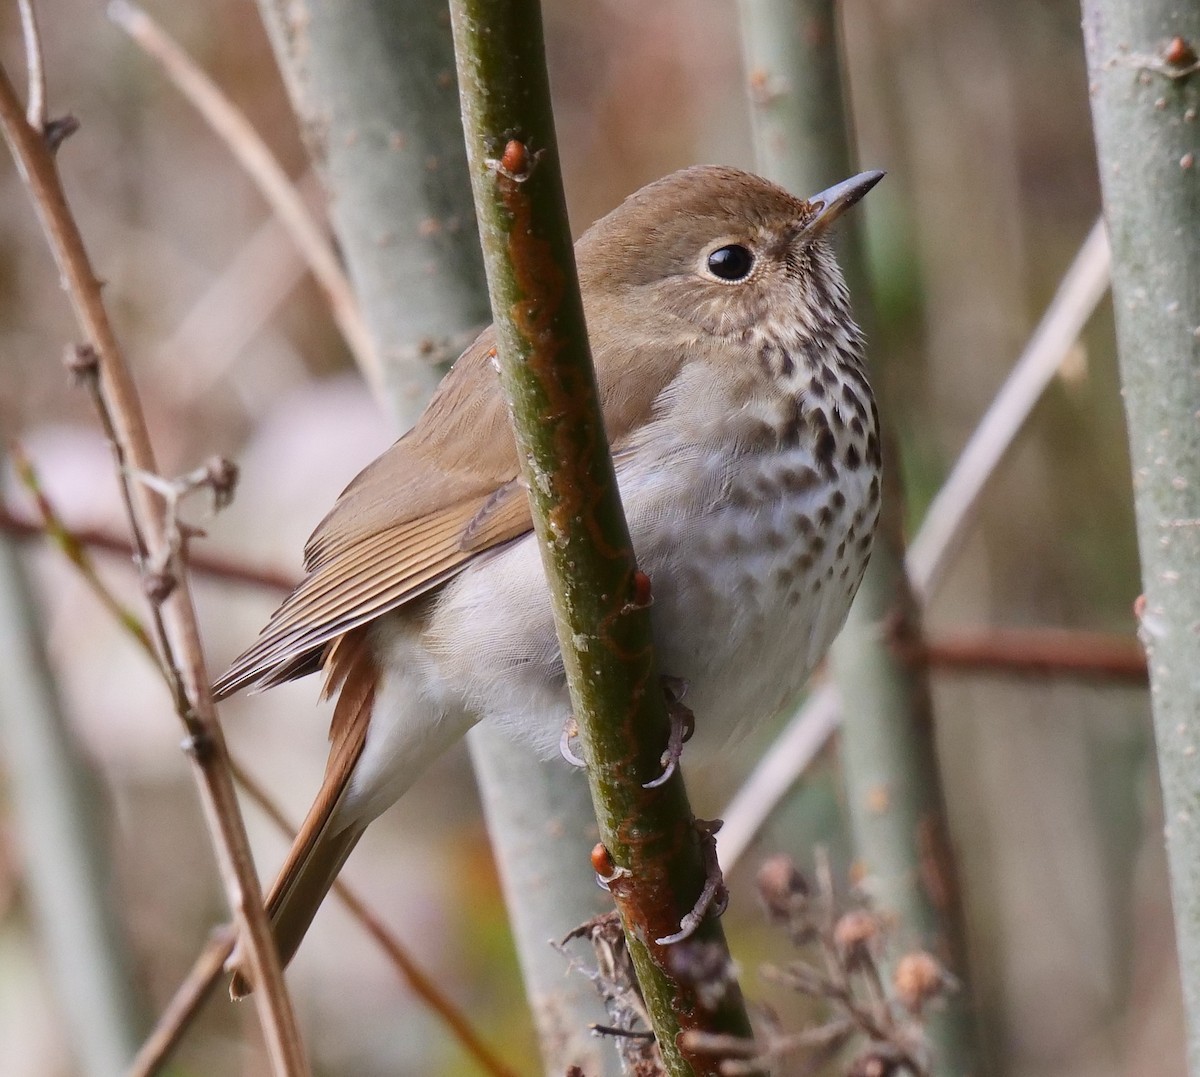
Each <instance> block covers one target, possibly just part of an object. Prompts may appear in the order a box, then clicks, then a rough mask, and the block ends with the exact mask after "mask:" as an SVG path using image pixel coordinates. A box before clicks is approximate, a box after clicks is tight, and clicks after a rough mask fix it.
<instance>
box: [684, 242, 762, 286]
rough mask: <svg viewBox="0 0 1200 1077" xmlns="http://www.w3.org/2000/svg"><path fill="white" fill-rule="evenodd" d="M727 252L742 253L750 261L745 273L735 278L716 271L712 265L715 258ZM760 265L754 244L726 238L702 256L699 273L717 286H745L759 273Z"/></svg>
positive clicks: (706, 249)
mask: <svg viewBox="0 0 1200 1077" xmlns="http://www.w3.org/2000/svg"><path fill="white" fill-rule="evenodd" d="M726 251H729V252H734V251H740V252H741V253H742V254H743V255H744V257H745V258H747V259H748V260H749V261H748V264H747V266H746V269H745V271H744V272H742V273H740V274H738V275H736V276H733V277H724V276H721V275H720V274H719V273H718V272H716V271H715V270H714V268H713V264H712V260H713V258H714V257H715V256H716V255H718V254H722V253H723V252H726ZM758 263H759V258H758V255H757V253H756V252H755V250H754V245H753V244H752V243H749V242H747V241H746V240H744V239H739V238H733V237H725V238H724V239H720V240H718V241H717V242H715V243H713V244H711V245H710V246H708V247H706V248H705V250H704V253H703V254H701V256H700V265H699V272H700V276H701V277H703V278H704V279H705V280H709V281H712V282H714V283H716V284H723V285H726V286H732V285H738V284H745V283H746V282H747V281H748V280H751V279H752V278H753V277H755V276H756V275H757V273H758Z"/></svg>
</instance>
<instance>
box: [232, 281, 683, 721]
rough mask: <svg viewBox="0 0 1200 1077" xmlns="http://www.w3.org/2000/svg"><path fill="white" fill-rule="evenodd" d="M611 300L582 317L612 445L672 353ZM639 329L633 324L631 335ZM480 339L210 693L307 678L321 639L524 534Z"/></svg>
mask: <svg viewBox="0 0 1200 1077" xmlns="http://www.w3.org/2000/svg"><path fill="white" fill-rule="evenodd" d="M623 315H624V310H623V309H622V308H621V305H620V304H614V307H613V308H609V309H596V310H594V309H589V310H588V316H589V320H590V321H591V322H592V323H593V324H594V325H596V326H597V327H598V331H596V330H594V331H593V332H592V345H593V351H594V354H595V357H596V361H597V374H598V378H599V383H600V393H601V399H602V401H603V405H604V413H605V420H606V423H607V425H608V433H609V437H610V439H612V441H613V444H614V446H615V447H619V446H620V444H621V443H622V442H623V441H624V439H625V438H626V437H627V436H628V435H629V434H630V433H631V432H632V431H634V430H636V429H637V428H638V427H640V426H641V424H642V423H644V422H645V421H646V418H647V417H648V416H649V414H650V412H651V409H652V406H653V403H654V400H655V398H656V397H657V396H658V394H659V392H660V391H661V390H662V389H663V388H664V387H665V386H666V385H667V384H669V383H670V381H672V380H673V379H674V377H675V374H676V373H677V372H678V370H679V367H680V365H681V364H682V362H683V359H684V351H683V350H682V349H680V350H679V351H678V352H677V353H673V354H671V355H669V356H664V357H659V358H658V361H656V362H649V363H647V362H646V360H647V358H648V356H649V354H650V349H651V348H652V346H653V345H652V344H651V342H649V341H647V340H646V339H645V338H644V337H642V336H641V335H640V333H639V332H638V331H637V329H633V328H632V327H629V326H625V325H623ZM641 328H642V327H638V329H641ZM494 354H495V335H494V333H493V332H492V330H491V329H488V330H487V331H485V332H484V333H483V334H482V335H481V336H480V337H479V338H478V339H477V340H476V341H475V343H474V344H472V345H471V347H470V348H468V349H467V351H466V352H464V353H463V355H462V357H461V358H460V359H459V361H458V362H457V363H455V364H454V368H453V369H452V370H451V371H450V373H449V374H448V375H447V376H446V378H445V380H444V381H443V382H442V384H441V386H440V387H439V389H438V391H437V393H436V394H435V395H434V398H433V400H431V401H430V403H429V406H428V407H427V408H426V409H425V411H424V413H423V414H422V415H421V418H420V419H419V420H418V421H417V424H416V426H415V427H414V428H413V429H412V430H411V431H410V432H409V433H408V434H406V435H405V436H404V437H402V438H401V439H400V440H399V441H398V442H396V444H395V445H393V446H392V447H391V448H390V449H389V450H388V451H387V452H386V453H384V454H383V455H382V456H381V457H379V459H378V460H376V461H375V462H374V463H373V464H371V465H370V466H369V467H367V468H366V469H365V470H364V471H363V472H362V473H361V474H360V475H359V476H358V478H356V479H355V480H354V481H353V482H352V483H351V484H350V485H349V486H348V487H347V488H346V489H345V491H343V493H342V495H341V496H340V497H339V498H338V500H337V503H336V504H335V505H334V507H333V509H332V511H331V512H330V513H329V515H328V516H326V517H325V519H324V520H322V521H321V523H320V525H319V526H318V527H317V529H316V531H315V532H313V535H312V538H310V539H309V541H308V544H307V545H306V547H305V551H304V559H305V567H306V568H307V570H308V576H307V577H306V578H305V580H304V582H303V583H301V584H300V586H299V587H298V588H297V589H296V590H295V591H294V592H293V593H292V594H291V595H290V596H289V597H288V598H287V600H286V601H285V602H284V603H283V605H282V606H280V607H279V609H278V610H276V612H275V613H274V615H272V617H271V619H270V621H269V622H268V623H267V625H266V627H265V628H264V629H263V631H262V633H261V635H260V636H259V638H258V640H257V641H256V642H255V643H254V645H253V646H252V647H250V648H249V649H248V650H247V651H246V652H245V653H244V654H242V655H241V656H240V657H239V658H237V659H236V660H235V661H234V663H233V665H232V666H231V667H230V668H229V670H228V671H227V672H226V673H225V674H224V675H223V676H222V677H221V678H220V680H218V681H217V683H216V684H215V685H214V687H213V691H214V694H215V695H216V697H217V698H223V697H225V696H228V695H231V694H232V693H233V692H236V691H238V690H239V689H240V688H243V687H245V686H247V685H255V686H257V687H260V688H267V687H270V686H272V685H275V684H279V683H282V682H283V681H285V680H291V679H292V678H295V677H300V676H303V675H305V674H307V673H313V672H316V670H317V669H318V668H319V667H320V663H321V655H322V651H323V649H324V648H325V647H326V645H327V644H329V643H330V641H332V640H334V639H336V638H337V637H338V636H340V635H342V634H343V633H345V632H348V631H350V630H352V629H354V628H356V627H358V626H360V625H363V624H365V623H366V622H368V621H370V620H373V619H374V618H376V617H379V616H380V615H382V614H384V613H387V612H389V611H390V610H394V609H396V608H398V607H399V606H402V605H404V604H405V603H406V602H410V601H412V600H413V599H415V598H418V597H419V596H421V595H423V594H426V593H428V592H429V591H431V590H433V589H434V588H436V587H438V586H440V585H441V584H443V583H445V582H446V580H448V579H450V578H451V577H453V576H454V575H456V574H457V573H459V572H461V571H462V570H463V568H464V567H465V566H466V565H467V564H468V563H469V562H470V561H471V560H472V559H473V558H475V557H478V556H480V555H481V554H482V553H484V552H486V551H487V550H489V549H492V548H494V547H496V546H498V545H501V544H503V543H505V542H508V541H511V540H512V539H515V538H518V537H520V536H521V535H523V534H525V533H526V532H527V531H529V530H530V528H531V526H532V522H531V519H530V515H529V504H528V498H527V496H526V492H525V490H524V488H523V487H522V486H521V484H520V482H519V480H518V464H517V452H516V445H515V443H514V441H513V435H512V431H511V428H510V426H509V421H508V414H507V410H506V408H505V404H504V398H503V396H502V395H501V392H500V386H499V379H498V377H497V375H496V371H495V369H494V364H493V357H494Z"/></svg>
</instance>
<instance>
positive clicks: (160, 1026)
mask: <svg viewBox="0 0 1200 1077" xmlns="http://www.w3.org/2000/svg"><path fill="white" fill-rule="evenodd" d="M229 767H230V770H231V771H232V772H233V776H234V778H235V779H236V781H237V783H238V785H239V786H241V788H242V790H243V791H244V792H245V794H246V795H247V796H248V797H249V798H250V799H251V801H253V802H254V804H255V805H257V807H258V808H259V809H260V810H261V811H262V812H263V814H264V815H266V817H267V818H268V819H270V820H271V822H273V823H274V824H275V825H276V827H278V828H279V830H280V832H281V833H283V835H284V836H285V837H287V838H289V839H291V838H294V837H295V835H296V827H295V826H294V825H293V824H292V822H291V821H290V820H288V818H287V817H286V816H285V815H284V814H283V812H282V811H281V810H280V808H279V806H278V805H277V804H276V803H275V801H274V800H273V799H272V798H271V796H270V794H269V793H268V792H267V791H266V789H265V788H264V787H263V786H262V784H261V783H260V782H259V781H258V780H257V779H256V778H254V777H253V776H252V775H251V774H250V773H249V771H247V770H246V768H245V767H244V766H243V765H242V764H241V763H239V762H238V761H237V760H236V759H234V758H233V757H230V760H229ZM332 892H333V894H334V895H335V896H336V897H337V898H338V900H339V901H341V903H342V904H343V905H344V906H345V907H346V909H347V910H348V911H349V912H350V915H351V916H353V917H354V918H355V919H356V920H357V921H358V922H359V923H360V924H361V925H362V927H363V928H364V929H365V930H366V932H367V934H368V935H370V936H371V938H372V939H374V940H375V942H376V943H377V944H378V945H379V947H380V949H381V950H383V952H384V954H385V955H386V956H387V957H388V959H389V960H390V961H391V962H392V964H393V965H394V966H395V967H396V970H397V971H398V972H399V973H400V977H401V979H403V980H404V981H405V982H406V983H407V984H408V986H409V987H410V988H411V990H412V992H413V994H415V995H416V996H417V997H418V998H420V999H421V1000H422V1001H424V1002H425V1004H426V1005H427V1006H428V1007H429V1008H430V1009H431V1010H433V1011H434V1013H436V1014H437V1015H438V1016H439V1017H441V1019H442V1020H443V1022H444V1023H445V1024H446V1027H447V1028H448V1029H449V1030H450V1033H451V1035H453V1036H454V1038H455V1039H457V1040H458V1042H459V1043H460V1044H461V1045H462V1048H463V1050H464V1051H466V1053H467V1054H468V1055H470V1056H471V1057H472V1058H473V1059H474V1060H475V1061H476V1063H478V1065H479V1068H480V1070H481V1071H482V1072H483V1073H486V1074H490V1075H491V1077H515V1074H514V1071H512V1070H511V1069H509V1068H508V1067H507V1066H506V1065H505V1064H504V1063H503V1062H502V1061H501V1060H500V1059H499V1058H497V1057H496V1055H495V1054H494V1053H493V1052H492V1051H491V1049H490V1048H489V1047H488V1046H487V1044H485V1043H484V1042H483V1040H482V1039H481V1038H480V1036H479V1034H478V1033H477V1032H476V1031H475V1029H474V1028H473V1027H472V1026H471V1023H470V1021H469V1020H468V1019H467V1017H466V1015H465V1014H464V1013H463V1012H462V1011H461V1010H460V1009H459V1008H458V1007H457V1006H455V1004H454V1003H453V1002H452V1001H451V1000H450V999H449V998H447V997H446V995H445V994H443V993H442V991H441V989H440V988H439V987H438V986H437V984H435V983H434V982H433V980H432V979H431V978H430V977H429V976H428V975H427V974H426V973H425V972H424V971H423V970H422V969H421V968H420V966H418V965H417V964H416V962H414V961H413V959H412V957H411V956H410V955H409V953H408V951H407V950H406V949H405V948H404V945H403V943H401V942H400V940H399V939H397V938H396V936H395V935H393V934H392V932H391V931H390V930H389V929H388V927H387V926H386V925H385V924H384V923H383V921H382V920H380V918H379V917H378V916H377V915H376V914H375V912H374V911H373V910H372V909H371V908H370V907H369V906H368V905H367V904H366V903H365V902H364V901H363V900H362V898H360V897H359V896H358V894H357V892H356V891H354V890H353V889H351V887H350V886H348V885H347V884H346V883H344V882H343V881H342V880H341V879H338V880H337V881H336V882H334V884H333V888H332ZM234 941H235V939H234V936H233V933H232V932H231V931H229V930H228V929H227V928H226V929H223V933H221V934H218V935H215V936H214V937H213V938H212V939H211V940H210V941H209V943H208V944H207V945H206V946H205V947H204V949H203V950H202V951H201V952H200V954H199V956H198V957H197V958H196V960H195V962H193V964H192V968H191V970H190V971H189V972H188V974H187V976H186V977H185V978H184V980H183V982H182V983H181V984H180V985H179V987H178V988H177V989H176V991H175V994H174V996H172V999H171V1002H170V1003H169V1005H168V1006H167V1008H166V1009H165V1010H164V1011H163V1013H162V1015H161V1016H160V1017H159V1019H158V1021H157V1023H156V1024H155V1026H154V1030H153V1031H152V1032H151V1033H150V1035H149V1037H147V1039H146V1042H145V1044H144V1045H143V1047H142V1049H141V1051H139V1052H138V1056H137V1058H136V1059H135V1061H134V1065H133V1067H132V1068H131V1069H130V1071H129V1073H128V1074H127V1075H126V1077H152V1075H153V1074H155V1073H157V1072H158V1071H159V1070H160V1069H161V1068H162V1067H163V1066H164V1065H165V1064H166V1062H167V1060H168V1058H169V1057H170V1055H171V1053H172V1052H173V1051H174V1050H175V1048H176V1047H177V1046H178V1045H179V1042H180V1041H181V1040H182V1038H183V1036H184V1033H186V1032H187V1030H188V1028H189V1027H190V1026H191V1024H192V1022H193V1021H194V1020H195V1019H196V1017H197V1016H198V1015H199V1013H200V1010H201V1009H202V1008H203V1006H204V1004H205V1002H207V1000H208V998H209V996H210V995H211V994H212V992H213V990H214V989H215V988H216V986H217V983H218V982H219V980H220V979H221V973H222V970H223V969H224V967H225V962H226V961H227V960H228V958H229V955H230V954H231V953H232V952H233V944H234Z"/></svg>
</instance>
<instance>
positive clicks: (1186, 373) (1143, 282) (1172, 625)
mask: <svg viewBox="0 0 1200 1077" xmlns="http://www.w3.org/2000/svg"><path fill="white" fill-rule="evenodd" d="M1083 25H1084V40H1085V45H1086V48H1087V60H1088V75H1089V84H1090V88H1091V98H1092V117H1093V121H1094V124H1095V133H1096V147H1097V150H1098V153H1099V164H1100V181H1101V188H1102V191H1103V195H1104V212H1105V217H1106V218H1107V221H1108V231H1109V240H1110V242H1111V244H1112V254H1113V268H1112V283H1113V300H1114V304H1113V306H1114V310H1115V312H1116V323H1117V346H1118V352H1119V354H1120V365H1121V382H1122V386H1123V389H1124V398H1125V410H1126V416H1127V419H1128V424H1129V442H1130V449H1131V455H1132V462H1133V488H1134V508H1135V511H1136V514H1137V529H1138V547H1139V551H1140V553H1141V560H1142V586H1143V587H1144V589H1145V598H1144V601H1143V602H1142V603H1140V604H1139V613H1140V616H1141V634H1142V641H1143V643H1144V644H1145V646H1146V652H1147V655H1148V658H1149V668H1150V693H1151V706H1152V708H1153V711H1154V728H1155V736H1156V740H1157V744H1158V763H1159V772H1160V775H1161V778H1162V792H1163V801H1164V809H1165V815H1166V824H1167V826H1166V838H1167V855H1168V861H1169V865H1170V871H1171V888H1172V895H1173V899H1174V907H1175V934H1176V941H1177V945H1178V947H1179V964H1180V971H1181V973H1182V979H1183V994H1184V1002H1185V1008H1186V1012H1187V1019H1188V1055H1189V1065H1190V1072H1191V1073H1192V1074H1193V1077H1196V1075H1200V770H1198V769H1197V764H1196V750H1197V747H1198V746H1200V238H1198V237H1200V118H1198V114H1200V60H1198V59H1197V53H1198V51H1200V4H1198V3H1196V2H1195V0H1190V2H1183V3H1181V2H1179V0H1084V3H1083Z"/></svg>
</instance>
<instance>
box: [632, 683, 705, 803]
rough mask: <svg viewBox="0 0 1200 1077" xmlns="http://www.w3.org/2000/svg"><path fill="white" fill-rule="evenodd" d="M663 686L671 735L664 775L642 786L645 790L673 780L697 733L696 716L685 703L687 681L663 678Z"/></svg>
mask: <svg viewBox="0 0 1200 1077" xmlns="http://www.w3.org/2000/svg"><path fill="white" fill-rule="evenodd" d="M662 686H663V693H664V694H665V695H666V697H667V717H668V718H669V719H670V721H671V733H670V736H669V737H668V738H667V750H666V751H665V752H663V754H662V760H661V766H662V768H663V769H662V773H661V774H660V775H659V776H658V777H657V778H655V779H654V780H653V781H649V782H646V783H645V784H644V785H643V786H642V788H643V789H657V788H658V787H659V786H660V785H666V784H667V782H669V781H670V780H671V775H673V774H674V773H675V769H676V768H677V767H678V766H679V760H680V757H681V756H682V755H683V746H684V745H685V744H686V743H687V742H688V741H689V740H691V737H692V734H693V733H695V732H696V716H695V715H694V714H693V713H692V712H691V709H690V708H688V707H686V706H685V705H684V703H683V697H684V694H685V693H686V692H687V681H683V680H680V679H679V678H678V677H663V678H662Z"/></svg>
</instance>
